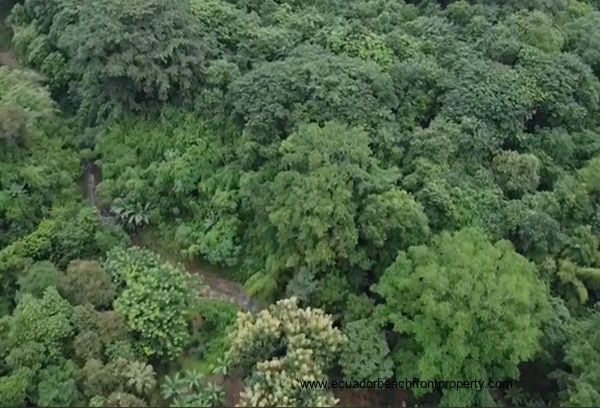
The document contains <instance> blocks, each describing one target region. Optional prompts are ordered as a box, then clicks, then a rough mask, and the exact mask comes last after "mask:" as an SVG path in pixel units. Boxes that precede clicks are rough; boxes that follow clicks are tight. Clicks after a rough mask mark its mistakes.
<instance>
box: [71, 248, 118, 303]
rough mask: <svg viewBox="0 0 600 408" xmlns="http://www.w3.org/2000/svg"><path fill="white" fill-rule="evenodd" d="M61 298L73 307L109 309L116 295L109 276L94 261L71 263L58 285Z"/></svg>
mask: <svg viewBox="0 0 600 408" xmlns="http://www.w3.org/2000/svg"><path fill="white" fill-rule="evenodd" d="M59 288H60V291H61V293H62V294H63V296H64V297H65V298H67V299H69V300H70V301H71V303H72V304H74V305H81V304H84V303H91V304H92V305H94V306H95V307H96V308H102V307H104V308H106V307H110V306H111V303H112V301H113V299H114V298H115V295H116V290H115V287H114V285H113V283H112V281H111V278H110V275H108V273H106V271H104V269H103V268H102V266H100V264H99V263H97V262H95V261H82V260H76V261H71V262H70V263H69V265H68V266H67V270H66V272H65V273H64V276H63V278H62V279H61V283H60V286H59Z"/></svg>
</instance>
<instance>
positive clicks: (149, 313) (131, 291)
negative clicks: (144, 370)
mask: <svg viewBox="0 0 600 408" xmlns="http://www.w3.org/2000/svg"><path fill="white" fill-rule="evenodd" d="M107 263H108V265H107V269H108V270H109V272H112V273H114V274H115V275H114V276H115V279H116V280H117V282H123V283H124V289H123V292H122V293H121V294H120V295H119V297H118V298H117V299H116V300H115V303H114V306H115V310H116V311H117V312H119V313H121V314H122V315H123V316H124V317H125V319H126V321H127V324H128V326H129V328H130V330H132V331H133V332H134V333H136V335H137V336H139V340H138V346H139V347H140V349H141V351H142V352H143V353H144V354H145V355H147V356H148V357H151V356H156V357H164V358H174V357H175V356H176V355H177V354H178V353H180V352H181V351H182V349H183V347H184V346H185V345H186V342H187V341H188V337H189V333H188V330H187V322H186V315H187V313H188V311H189V305H190V296H191V295H192V293H191V292H190V291H191V289H192V287H191V286H190V284H189V280H190V278H189V277H188V276H187V274H186V273H185V272H184V271H182V270H181V269H178V268H176V267H174V266H172V265H170V264H167V263H163V262H162V261H161V259H160V258H159V257H158V256H157V255H155V254H153V253H152V252H150V251H146V250H142V249H138V248H131V249H129V250H126V251H125V250H121V249H116V250H114V251H112V252H111V253H110V254H109V255H108V260H107Z"/></svg>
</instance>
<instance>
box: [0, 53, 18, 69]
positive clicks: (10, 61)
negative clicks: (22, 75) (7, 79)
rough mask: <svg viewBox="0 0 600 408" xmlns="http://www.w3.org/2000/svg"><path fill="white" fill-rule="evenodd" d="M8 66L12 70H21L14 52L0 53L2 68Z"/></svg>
mask: <svg viewBox="0 0 600 408" xmlns="http://www.w3.org/2000/svg"><path fill="white" fill-rule="evenodd" d="M2 65H6V66H7V67H9V68H11V69H15V68H19V63H18V62H17V57H16V56H15V54H14V53H13V52H12V51H4V52H0V66H2Z"/></svg>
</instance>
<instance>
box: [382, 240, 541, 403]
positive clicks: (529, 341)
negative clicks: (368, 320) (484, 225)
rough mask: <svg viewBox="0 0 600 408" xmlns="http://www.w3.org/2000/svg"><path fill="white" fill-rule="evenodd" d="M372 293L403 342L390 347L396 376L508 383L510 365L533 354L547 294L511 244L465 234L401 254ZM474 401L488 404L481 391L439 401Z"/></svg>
mask: <svg viewBox="0 0 600 408" xmlns="http://www.w3.org/2000/svg"><path fill="white" fill-rule="evenodd" d="M374 289H375V291H376V292H377V293H378V294H380V295H381V296H382V297H383V298H384V299H385V304H383V305H382V306H380V308H379V313H380V314H381V316H382V317H383V318H385V319H386V320H387V321H389V322H390V323H392V324H393V325H394V331H396V332H398V333H399V334H401V335H402V336H403V338H404V341H400V342H399V343H398V345H397V347H396V349H395V350H394V359H395V361H396V364H398V365H397V366H396V367H397V368H396V370H397V371H396V375H400V374H402V375H406V376H408V377H409V378H410V377H412V376H415V377H417V378H427V379H434V378H468V377H469V376H472V377H473V378H488V377H489V378H506V377H509V378H514V377H515V376H517V375H518V370H517V365H516V364H517V363H518V362H520V361H527V360H528V359H531V358H532V357H533V356H534V355H535V353H536V352H537V351H538V349H539V343H538V341H539V338H540V336H541V324H542V322H543V321H544V320H545V319H546V315H547V309H548V299H547V292H546V289H545V288H544V286H543V284H542V283H541V282H540V281H539V279H538V277H537V276H536V268H535V266H534V265H533V264H531V263H530V262H528V261H527V260H526V259H525V258H523V257H522V256H520V255H518V254H517V253H516V252H514V250H513V248H512V246H511V244H510V243H509V242H506V241H499V242H497V243H495V244H492V243H491V242H489V241H488V240H487V238H486V237H485V235H483V234H482V233H481V232H477V231H475V230H468V229H467V230H462V231H459V232H457V233H455V234H452V235H451V234H449V233H443V234H441V235H440V236H438V237H436V238H434V239H433V241H432V243H431V245H430V246H414V247H411V248H409V249H408V251H407V252H400V253H399V255H398V258H397V259H396V261H395V262H394V264H392V266H390V267H389V268H388V269H387V270H386V271H385V273H384V274H383V276H382V277H381V280H380V282H379V283H378V284H377V285H376V286H375V288H374ZM398 294H402V296H398ZM490 319H493V324H490V321H491V320H490ZM469 355H476V356H477V359H470V358H468V357H467V356H469ZM451 356H454V358H452V357H451ZM400 370H401V371H400ZM476 398H479V401H481V402H480V403H489V402H490V401H492V396H491V395H489V394H486V391H485V390H484V391H482V392H480V393H479V394H475V393H474V392H472V391H469V390H460V391H457V392H450V391H448V392H444V399H443V401H445V403H448V404H451V405H455V404H469V403H473V402H474V401H477V399H476ZM486 400H487V402H486Z"/></svg>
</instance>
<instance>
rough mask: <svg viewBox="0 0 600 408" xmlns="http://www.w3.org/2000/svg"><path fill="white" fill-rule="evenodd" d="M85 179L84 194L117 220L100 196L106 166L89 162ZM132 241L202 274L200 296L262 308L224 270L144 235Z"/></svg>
mask: <svg viewBox="0 0 600 408" xmlns="http://www.w3.org/2000/svg"><path fill="white" fill-rule="evenodd" d="M82 181H83V182H82V183H81V188H82V190H83V195H84V197H85V198H86V199H87V200H89V201H90V203H91V204H92V205H94V206H95V207H96V208H97V209H98V211H99V212H100V214H102V215H101V217H102V218H103V219H104V221H105V222H114V219H113V217H111V215H110V208H104V207H102V206H101V205H100V203H99V202H98V200H97V197H96V188H97V187H98V184H100V182H101V181H102V169H101V168H100V167H99V166H98V165H96V164H95V163H93V162H90V163H88V164H87V165H86V166H85V170H84V180H82ZM132 243H133V244H134V245H136V246H138V247H141V248H146V249H149V250H152V251H154V252H157V253H159V254H161V255H162V257H163V259H165V260H166V261H168V262H170V263H172V264H177V265H181V266H183V268H184V269H185V270H187V271H188V272H189V273H192V274H195V275H200V276H202V278H203V280H204V285H203V288H202V290H201V292H200V295H202V296H206V297H211V298H215V299H223V300H227V301H229V302H231V303H233V304H235V305H237V306H238V307H239V308H240V309H241V310H244V311H257V310H259V309H260V304H259V302H258V301H256V300H254V299H252V298H251V297H250V296H249V295H248V294H247V293H246V290H245V289H244V286H243V285H241V284H240V283H239V282H235V281H233V280H230V279H227V278H225V277H224V276H223V275H224V274H223V270H221V269H219V268H217V267H215V266H213V265H209V264H207V263H204V262H200V261H195V260H188V261H180V259H179V258H180V257H179V256H178V254H174V253H165V252H164V251H163V250H162V248H156V246H155V245H153V243H154V242H153V241H152V239H144V238H143V237H142V235H141V234H138V235H135V236H133V237H132ZM157 249H158V250H157Z"/></svg>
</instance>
